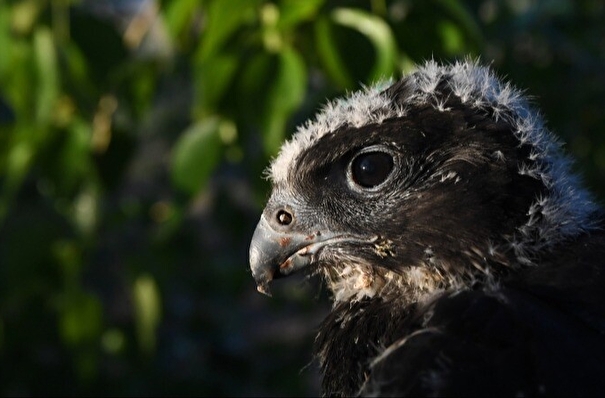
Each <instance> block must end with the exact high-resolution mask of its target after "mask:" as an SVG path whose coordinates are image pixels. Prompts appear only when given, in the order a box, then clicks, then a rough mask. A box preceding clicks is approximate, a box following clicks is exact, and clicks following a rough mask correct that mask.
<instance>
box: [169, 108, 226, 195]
mask: <svg viewBox="0 0 605 398" xmlns="http://www.w3.org/2000/svg"><path fill="white" fill-rule="evenodd" d="M219 128H220V121H219V119H217V118H208V119H203V120H201V121H199V122H197V123H195V124H193V125H191V126H190V127H189V128H188V129H187V130H185V131H184V132H183V134H182V135H181V137H180V139H179V140H178V141H177V143H176V144H175V146H174V149H173V154H172V170H171V171H172V181H173V183H174V184H175V185H176V186H177V187H178V188H180V189H182V190H184V191H186V192H188V193H190V194H195V193H197V192H198V191H200V190H201V189H203V188H204V187H205V186H206V183H207V182H208V179H209V178H210V175H211V174H212V171H213V170H214V167H215V166H216V164H217V163H218V162H219V160H220V157H221V152H222V144H221V140H220V136H219Z"/></svg>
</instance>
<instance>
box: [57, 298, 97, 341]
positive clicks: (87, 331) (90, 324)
mask: <svg viewBox="0 0 605 398" xmlns="http://www.w3.org/2000/svg"><path fill="white" fill-rule="evenodd" d="M102 317H103V310H102V306H101V303H100V302H99V300H98V299H97V298H96V297H95V296H93V295H92V294H89V293H85V292H83V291H74V292H70V293H68V294H66V295H65V296H64V297H63V308H62V311H61V318H60V324H59V330H60V331H61V335H62V337H63V340H64V341H65V342H66V343H67V344H68V345H70V346H77V345H80V344H83V343H87V342H90V341H92V340H94V339H95V338H97V337H99V336H100V334H101V327H102V323H103V320H102Z"/></svg>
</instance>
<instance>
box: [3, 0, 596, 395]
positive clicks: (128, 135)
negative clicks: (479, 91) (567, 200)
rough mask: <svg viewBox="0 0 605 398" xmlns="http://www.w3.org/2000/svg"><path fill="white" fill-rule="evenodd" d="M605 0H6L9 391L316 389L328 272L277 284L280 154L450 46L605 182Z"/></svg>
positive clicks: (591, 177) (451, 56)
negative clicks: (521, 102) (332, 114)
mask: <svg viewBox="0 0 605 398" xmlns="http://www.w3.org/2000/svg"><path fill="white" fill-rule="evenodd" d="M603 21H605V4H604V2H603V1H599V0H545V1H538V0H510V1H495V0H476V1H471V0H469V1H455V0H392V1H387V0H373V1H325V0H282V1H277V0H276V1H264V0H207V1H202V0H166V1H153V0H129V1H126V0H121V1H120V0H113V1H110V0H90V1H71V0H52V1H50V0H47V1H43V0H22V1H7V0H4V1H0V395H4V396H12V395H61V396H64V395H78V396H79V395H120V396H124V395H220V396H225V395H228V396H233V395H263V396H264V395H314V394H317V392H318V388H317V385H318V384H317V380H318V376H317V371H316V369H315V367H314V366H313V365H311V366H306V365H307V364H308V363H309V362H310V361H311V355H310V352H311V345H312V341H313V334H314V330H315V327H316V326H317V325H318V324H319V322H320V320H321V319H322V318H323V316H324V315H325V313H326V312H327V311H328V309H329V303H328V300H327V298H326V296H327V295H326V293H325V291H323V290H322V289H321V288H320V287H319V286H318V285H317V284H316V283H314V281H311V282H310V283H309V282H306V281H304V280H302V279H300V278H299V279H297V280H293V281H284V282H279V283H277V284H276V286H275V292H274V297H273V299H269V298H267V297H264V296H262V295H260V294H258V293H257V292H256V289H255V286H254V283H253V280H252V278H251V275H250V273H249V271H248V268H247V264H248V260H247V251H248V243H249V240H250V237H251V233H252V231H253V229H254V225H255V223H256V221H257V219H258V217H259V215H260V212H261V210H262V206H263V202H264V200H265V199H266V197H267V195H268V189H269V186H268V183H267V182H266V181H265V180H263V179H262V173H263V169H264V168H265V167H266V166H267V164H268V162H269V160H270V158H271V157H272V156H274V155H275V154H276V152H277V150H278V148H279V146H280V144H281V142H282V141H283V140H284V139H285V138H287V137H288V136H289V135H290V134H291V133H292V132H293V131H294V130H295V126H296V125H297V124H300V123H302V122H303V121H304V120H305V119H307V118H308V117H310V116H312V114H313V113H314V112H315V111H316V110H317V109H318V107H319V106H321V104H323V103H324V102H325V100H326V99H327V98H333V97H335V96H338V95H343V94H344V93H345V92H347V91H350V90H354V89H356V88H359V87H361V85H362V84H369V83H371V82H373V81H376V80H379V79H382V78H386V77H389V76H394V77H397V76H399V75H401V73H402V72H403V71H410V70H411V69H413V64H414V63H415V62H421V61H423V60H426V59H431V58H434V59H436V60H440V61H452V60H455V59H460V58H462V57H465V56H469V55H470V56H472V57H480V59H481V60H482V61H483V62H484V63H486V64H490V65H492V66H493V67H494V68H495V69H496V71H497V72H498V73H499V74H500V75H504V76H507V78H508V79H510V80H511V81H513V82H514V83H515V84H516V85H517V86H519V87H521V88H524V89H526V92H527V93H528V94H529V95H531V96H532V97H533V98H534V102H535V103H536V104H537V105H538V106H539V107H540V108H541V109H542V110H543V113H544V115H545V116H546V118H547V119H548V120H549V126H550V127H551V129H552V130H554V131H555V132H556V133H557V134H558V135H560V136H561V138H562V140H563V141H564V142H565V143H566V144H567V149H568V150H569V151H570V152H572V153H573V154H574V155H575V156H576V158H577V159H578V163H577V168H578V170H580V171H581V172H582V173H583V174H584V176H585V179H586V181H587V183H588V184H589V185H590V186H591V187H592V188H593V190H594V191H595V192H596V194H597V195H598V197H599V198H601V199H603V198H605V184H604V183H603V177H604V176H605V134H604V132H605V112H603V109H605V74H604V73H603V71H604V70H605V24H604V23H603Z"/></svg>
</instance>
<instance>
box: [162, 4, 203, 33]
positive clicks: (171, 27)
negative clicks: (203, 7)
mask: <svg viewBox="0 0 605 398" xmlns="http://www.w3.org/2000/svg"><path fill="white" fill-rule="evenodd" d="M199 6H200V2H199V0H180V1H169V2H166V6H165V11H164V20H165V21H166V26H167V27H168V31H169V32H170V36H171V37H172V38H173V39H175V38H176V37H178V36H179V35H180V34H181V32H183V31H184V30H186V29H187V27H188V23H189V22H190V21H191V18H192V16H194V15H195V11H196V9H197V8H198V7H199Z"/></svg>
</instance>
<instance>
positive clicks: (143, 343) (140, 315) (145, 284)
mask: <svg viewBox="0 0 605 398" xmlns="http://www.w3.org/2000/svg"><path fill="white" fill-rule="evenodd" d="M132 295H133V301H134V310H135V325H136V330H137V337H138V342H139V347H140V348H141V351H143V352H145V353H151V352H153V351H154V349H155V345H156V330H157V327H158V325H159V323H160V319H161V317H162V308H161V298H160V292H159V290H158V286H157V284H156V283H155V279H154V278H153V277H152V276H151V275H141V276H139V277H138V278H137V279H136V280H135V282H134V285H133V287H132Z"/></svg>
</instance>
